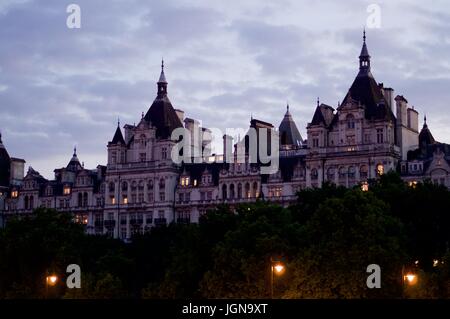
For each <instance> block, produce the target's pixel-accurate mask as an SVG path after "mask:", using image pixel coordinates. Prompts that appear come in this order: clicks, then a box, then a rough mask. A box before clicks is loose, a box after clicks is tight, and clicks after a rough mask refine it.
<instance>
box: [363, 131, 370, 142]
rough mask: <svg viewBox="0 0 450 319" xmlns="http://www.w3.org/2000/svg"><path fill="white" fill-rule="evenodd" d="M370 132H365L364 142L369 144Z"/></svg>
mask: <svg viewBox="0 0 450 319" xmlns="http://www.w3.org/2000/svg"><path fill="white" fill-rule="evenodd" d="M370 140H371V139H370V134H368V133H366V134H364V143H366V144H369V143H370Z"/></svg>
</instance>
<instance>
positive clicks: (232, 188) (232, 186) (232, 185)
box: [230, 184, 235, 199]
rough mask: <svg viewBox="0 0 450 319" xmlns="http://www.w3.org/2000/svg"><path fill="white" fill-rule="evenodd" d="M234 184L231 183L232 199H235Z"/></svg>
mask: <svg viewBox="0 0 450 319" xmlns="http://www.w3.org/2000/svg"><path fill="white" fill-rule="evenodd" d="M234 195H235V194H234V184H231V185H230V198H231V199H234Z"/></svg>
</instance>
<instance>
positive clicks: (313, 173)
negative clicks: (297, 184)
mask: <svg viewBox="0 0 450 319" xmlns="http://www.w3.org/2000/svg"><path fill="white" fill-rule="evenodd" d="M318 176H319V173H318V172H317V169H315V168H313V169H312V170H311V179H312V180H317V178H318Z"/></svg>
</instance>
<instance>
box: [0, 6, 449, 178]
mask: <svg viewBox="0 0 450 319" xmlns="http://www.w3.org/2000/svg"><path fill="white" fill-rule="evenodd" d="M71 3H74V4H77V5H78V6H79V8H80V10H81V11H80V12H81V14H80V18H81V19H80V21H81V25H80V28H68V27H67V24H66V21H67V18H68V16H69V15H70V13H67V12H66V9H67V6H68V5H69V4H71ZM374 4H375V5H376V6H377V8H379V9H380V10H379V15H377V17H379V19H378V20H376V21H377V22H379V23H375V25H374V23H373V21H374V20H373V19H372V18H373V14H374V11H371V10H372V9H370V8H373V7H370V6H371V5H372V6H373V5H374ZM368 9H369V10H368ZM377 12H378V11H377ZM364 27H365V28H366V32H367V46H368V49H369V53H370V55H371V56H372V60H371V67H372V74H373V75H374V77H375V79H376V80H377V81H378V82H383V83H384V85H385V86H386V87H392V88H394V90H395V92H394V93H395V95H397V94H400V95H403V96H405V97H406V98H407V100H408V101H409V105H410V106H414V107H415V109H416V110H417V111H419V113H420V115H419V116H420V127H421V126H422V118H423V115H424V114H426V115H427V123H428V126H429V127H430V129H431V131H432V133H433V135H434V137H435V139H437V140H438V141H441V142H447V143H448V142H450V112H448V109H449V108H450V106H449V105H448V102H449V101H450V59H449V56H450V54H449V53H450V35H449V33H450V32H449V31H450V3H449V2H448V1H447V0H442V1H436V0H435V1H426V2H425V1H406V0H403V1H402V0H399V1H395V2H394V1H378V2H374V1H360V0H358V1H357V0H347V1H330V0H321V1H299V0H276V1H275V0H273V1H262V0H240V1H235V0H229V1H216V0H196V1H187V0H177V1H174V0H164V1H159V0H152V1H145V0H142V1H141V0H124V1H117V0H116V1H114V0H112V1H98V0H86V1H85V0H83V1H82V0H71V1H62V0H46V1H44V0H40V1H37V0H35V1H33V0H14V1H13V0H1V1H0V130H1V132H2V139H3V143H4V144H5V146H6V148H7V150H8V152H9V154H10V156H12V157H19V158H24V159H25V160H26V162H27V163H26V168H27V167H28V166H32V167H33V168H34V169H35V170H38V171H39V172H40V173H41V174H42V175H43V176H45V177H46V178H52V177H53V170H54V169H55V168H61V167H63V166H66V165H67V163H68V162H69V160H70V158H71V156H72V153H73V147H74V145H76V146H77V153H78V157H79V159H80V161H83V162H84V163H85V167H87V168H95V167H96V166H97V165H99V164H101V165H105V164H106V158H107V149H106V145H107V143H108V141H110V140H111V139H112V137H113V134H114V131H115V129H116V126H117V119H118V118H120V122H121V126H123V125H125V124H126V123H129V124H133V123H137V122H139V120H140V118H141V113H142V112H146V111H147V110H148V108H149V107H150V105H151V104H152V102H153V100H154V98H155V96H156V81H157V79H158V77H159V73H160V64H161V58H162V57H163V58H164V61H165V75H166V78H167V81H168V82H169V86H168V93H169V97H170V100H171V101H172V104H173V105H174V107H175V108H178V109H182V110H184V111H185V115H186V116H188V117H191V118H194V119H198V120H200V121H201V123H202V124H203V126H205V127H209V128H219V129H221V130H225V129H226V128H246V127H248V125H249V121H250V118H251V116H253V118H257V119H260V120H263V121H266V122H270V123H273V124H274V126H276V127H278V125H279V123H280V122H281V120H282V118H283V115H284V113H285V111H286V104H287V103H289V106H290V112H291V114H292V115H293V117H294V120H295V121H296V124H297V126H298V128H299V130H300V132H301V134H302V136H303V137H305V136H306V125H307V123H308V122H310V121H311V119H312V116H313V112H314V109H315V106H316V100H317V98H318V97H319V98H320V102H321V103H326V104H328V105H331V106H334V107H337V104H338V102H339V101H342V99H343V98H344V96H345V94H346V92H347V90H348V89H349V87H350V85H351V84H352V82H353V79H354V77H355V76H356V74H357V72H358V55H359V53H360V50H361V45H362V31H363V28H364Z"/></svg>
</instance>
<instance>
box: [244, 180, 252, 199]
mask: <svg viewBox="0 0 450 319" xmlns="http://www.w3.org/2000/svg"><path fill="white" fill-rule="evenodd" d="M250 197H252V194H251V192H250V184H249V183H246V184H245V198H250Z"/></svg>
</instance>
